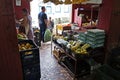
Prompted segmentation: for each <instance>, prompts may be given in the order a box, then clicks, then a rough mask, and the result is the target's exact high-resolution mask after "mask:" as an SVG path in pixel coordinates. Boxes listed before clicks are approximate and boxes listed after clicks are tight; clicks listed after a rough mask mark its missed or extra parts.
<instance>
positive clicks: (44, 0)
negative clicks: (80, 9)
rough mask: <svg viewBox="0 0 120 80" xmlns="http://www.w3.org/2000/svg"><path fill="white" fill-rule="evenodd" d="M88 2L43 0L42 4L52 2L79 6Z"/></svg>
mask: <svg viewBox="0 0 120 80" xmlns="http://www.w3.org/2000/svg"><path fill="white" fill-rule="evenodd" d="M85 1H89V0H43V2H44V3H47V2H53V3H54V4H56V5H58V4H80V3H82V2H85Z"/></svg>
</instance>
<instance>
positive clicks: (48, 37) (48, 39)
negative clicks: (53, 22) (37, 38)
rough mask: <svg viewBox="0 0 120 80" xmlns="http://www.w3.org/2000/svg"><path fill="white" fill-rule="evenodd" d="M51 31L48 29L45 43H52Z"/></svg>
mask: <svg viewBox="0 0 120 80" xmlns="http://www.w3.org/2000/svg"><path fill="white" fill-rule="evenodd" d="M51 35H52V33H51V31H50V30H49V29H46V31H45V34H44V42H48V41H51Z"/></svg>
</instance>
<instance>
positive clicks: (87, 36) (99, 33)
mask: <svg viewBox="0 0 120 80" xmlns="http://www.w3.org/2000/svg"><path fill="white" fill-rule="evenodd" d="M53 38H54V39H55V40H56V42H57V43H58V44H64V46H65V47H66V48H68V50H70V51H68V52H70V53H74V54H89V51H90V50H91V49H94V48H98V47H102V46H104V39H105V32H104V30H100V29H90V30H88V31H87V32H80V33H79V36H78V39H76V40H74V38H73V40H69V39H68V38H69V35H66V36H57V35H55V36H54V37H53ZM65 47H64V48H65Z"/></svg>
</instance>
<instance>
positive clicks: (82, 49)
mask: <svg viewBox="0 0 120 80" xmlns="http://www.w3.org/2000/svg"><path fill="white" fill-rule="evenodd" d="M89 47H90V45H89V44H84V45H83V46H82V47H81V48H78V49H77V50H75V53H78V54H88V52H87V48H89Z"/></svg>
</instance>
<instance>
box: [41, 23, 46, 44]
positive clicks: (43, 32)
mask: <svg viewBox="0 0 120 80" xmlns="http://www.w3.org/2000/svg"><path fill="white" fill-rule="evenodd" d="M45 31H46V26H45V25H41V24H40V42H41V41H43V42H44V34H45Z"/></svg>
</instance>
